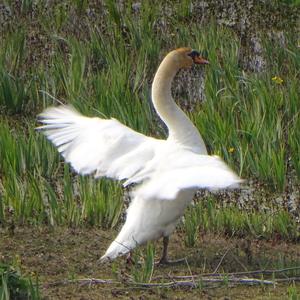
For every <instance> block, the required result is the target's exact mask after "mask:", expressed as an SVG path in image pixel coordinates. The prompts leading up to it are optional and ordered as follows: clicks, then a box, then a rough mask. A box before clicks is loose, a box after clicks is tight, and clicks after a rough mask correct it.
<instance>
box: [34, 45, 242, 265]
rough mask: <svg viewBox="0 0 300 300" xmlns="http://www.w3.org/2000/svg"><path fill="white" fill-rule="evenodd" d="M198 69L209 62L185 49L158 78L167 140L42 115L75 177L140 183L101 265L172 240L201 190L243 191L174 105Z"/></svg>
mask: <svg viewBox="0 0 300 300" xmlns="http://www.w3.org/2000/svg"><path fill="white" fill-rule="evenodd" d="M193 63H198V64H201V63H207V62H206V61H205V60H203V59H202V58H201V57H200V56H199V54H198V53H197V52H196V51H194V50H193V51H192V50H191V49H190V48H180V49H177V50H174V51H172V52H170V53H169V54H168V55H167V56H166V58H165V59H164V60H163V62H162V63H161V65H160V67H159V69H158V71H157V73H156V75H155V78H154V81H153V86H152V99H153V104H154V107H155V108H156V111H157V112H158V114H159V116H160V117H161V119H162V120H163V121H164V122H165V123H166V125H167V127H168V129H169V137H168V139H167V140H159V139H154V138H151V137H147V136H145V135H142V134H140V133H138V132H136V131H134V130H132V129H130V128H128V127H127V126H125V125H123V124H121V123H120V122H119V121H117V120H115V119H108V120H106V119H101V118H88V117H84V116H82V115H81V114H80V113H78V112H77V111H76V110H75V109H74V108H72V107H70V106H60V107H52V108H48V109H46V110H45V111H44V112H43V113H42V114H40V115H39V120H40V122H41V123H43V124H44V125H43V126H40V127H39V129H40V130H42V131H43V132H44V134H45V135H46V136H47V138H48V139H49V140H51V141H52V142H53V144H54V145H55V146H56V147H57V148H58V151H59V152H60V153H61V154H62V155H63V157H64V158H65V160H66V162H68V163H70V164H71V165H72V167H73V168H74V170H75V171H76V172H78V173H80V174H93V175H94V176H95V177H101V176H106V177H110V178H114V179H118V180H126V181H124V185H128V184H131V183H139V184H138V185H137V187H136V188H135V189H134V190H133V192H132V201H131V204H130V206H129V208H128V211H127V218H126V222H125V224H124V226H123V228H122V230H121V231H120V233H119V235H118V236H117V238H116V239H115V241H114V242H113V243H112V244H111V245H110V247H109V248H108V249H107V251H106V253H105V255H104V256H103V257H102V260H107V259H114V258H116V257H117V256H119V255H122V254H125V253H128V252H129V251H130V250H132V249H133V248H135V247H136V246H137V245H141V244H143V243H145V242H147V241H149V240H155V239H158V238H160V237H164V238H167V237H168V236H169V235H170V234H171V233H172V231H173V230H174V229H175V226H176V224H177V222H178V220H179V218H180V217H181V216H182V215H183V213H184V210H185V208H186V206H187V205H188V204H189V203H190V202H191V200H192V198H193V195H194V193H195V191H196V190H197V189H199V188H208V189H212V190H215V189H220V188H221V189H223V188H228V187H236V186H237V185H238V183H239V182H240V181H241V180H240V178H239V177H238V176H237V175H235V174H234V172H232V171H231V170H230V169H229V168H228V167H227V165H226V164H225V163H224V162H223V161H222V160H221V158H219V157H217V156H209V155H207V152H206V148H205V144H204V142H203V140H202V138H201V136H200V134H199V132H198V130H197V129H196V128H195V127H194V125H193V124H192V123H191V121H190V120H189V119H188V118H187V116H186V115H185V114H184V113H183V111H182V110H181V109H180V108H179V107H178V106H177V105H176V104H175V102H174V101H173V99H172V96H171V82H172V80H173V77H174V76H175V74H176V72H177V71H178V70H179V69H180V68H183V67H189V66H190V65H192V64H193ZM164 245H165V246H166V247H167V243H164ZM166 261H167V257H166V249H165V251H164V255H163V257H162V262H166Z"/></svg>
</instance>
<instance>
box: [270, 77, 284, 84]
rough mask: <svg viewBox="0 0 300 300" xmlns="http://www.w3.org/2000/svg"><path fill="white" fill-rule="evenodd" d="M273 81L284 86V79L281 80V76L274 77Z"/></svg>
mask: <svg viewBox="0 0 300 300" xmlns="http://www.w3.org/2000/svg"><path fill="white" fill-rule="evenodd" d="M272 81H274V82H275V83H277V84H282V83H283V79H282V78H280V77H279V76H274V77H272Z"/></svg>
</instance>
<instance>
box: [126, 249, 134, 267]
mask: <svg viewBox="0 0 300 300" xmlns="http://www.w3.org/2000/svg"><path fill="white" fill-rule="evenodd" d="M126 264H127V265H133V264H134V262H133V259H132V252H131V251H129V253H128V254H127V256H126Z"/></svg>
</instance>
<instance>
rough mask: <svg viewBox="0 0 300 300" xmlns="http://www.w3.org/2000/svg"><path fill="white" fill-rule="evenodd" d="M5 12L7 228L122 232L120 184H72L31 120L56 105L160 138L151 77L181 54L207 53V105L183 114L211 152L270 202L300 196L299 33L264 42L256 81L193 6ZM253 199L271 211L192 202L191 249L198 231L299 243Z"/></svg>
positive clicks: (235, 42) (32, 7) (1, 84)
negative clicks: (294, 192) (167, 58)
mask: <svg viewBox="0 0 300 300" xmlns="http://www.w3.org/2000/svg"><path fill="white" fill-rule="evenodd" d="M179 2H180V1H179ZM289 2H291V1H289ZM5 3H6V4H5V5H7V6H8V7H9V8H10V10H11V11H12V21H11V22H10V23H8V24H7V25H6V27H4V28H5V30H3V31H2V32H1V35H2V43H1V46H0V70H1V71H0V111H1V116H0V125H1V126H0V136H1V139H0V191H1V193H0V197H1V198H0V224H2V225H7V226H12V225H14V224H17V225H24V224H31V225H41V224H47V225H49V226H57V225H68V226H72V227H76V226H85V225H90V226H100V227H102V228H111V227H115V226H117V224H118V221H119V219H120V215H121V214H122V208H123V204H122V190H121V188H120V186H119V185H118V184H117V183H114V182H111V181H108V180H101V181H99V180H97V181H95V180H93V178H89V177H85V178H84V177H80V176H77V175H75V174H74V173H73V172H72V170H71V169H70V168H69V167H68V166H65V165H64V164H63V162H62V160H61V158H60V157H59V155H58V154H57V151H56V150H55V149H54V148H53V147H52V146H51V145H50V144H49V143H48V142H47V141H46V139H45V138H44V137H42V136H41V134H39V133H38V132H36V131H35V130H34V128H35V127H36V126H37V124H36V121H35V120H36V115H37V114H38V113H40V112H41V111H42V110H43V109H44V108H45V107H48V106H51V105H57V104H58V103H57V101H56V100H54V99H55V98H56V99H59V101H61V102H63V103H71V104H73V105H74V106H75V107H76V108H77V109H79V110H80V111H81V112H83V113H85V114H87V115H89V116H100V117H103V116H105V117H115V118H117V119H119V120H120V121H121V122H123V123H124V124H126V125H128V126H130V127H132V128H133V129H135V130H138V131H140V132H142V133H144V134H148V135H151V136H154V137H164V136H165V133H164V129H163V128H161V127H160V126H159V124H158V123H157V122H156V117H155V114H154V111H153V108H152V106H151V101H150V99H151V96H150V87H151V80H152V78H153V75H154V72H155V70H156V68H157V66H158V64H159V62H160V61H161V59H162V57H163V56H164V55H165V54H166V53H167V52H168V51H169V50H170V49H173V48H176V47H179V46H183V45H190V46H191V47H193V48H196V49H200V50H206V52H207V53H208V59H209V61H210V66H209V67H207V68H206V69H205V74H206V76H205V96H206V101H204V102H202V103H198V104H197V105H196V107H195V109H194V110H192V111H191V112H188V114H189V116H190V118H191V119H192V120H193V122H194V123H195V124H196V126H197V127H198V128H199V130H200V132H201V134H202V135H203V138H204V140H205V142H206V144H207V146H208V149H209V151H210V153H214V154H219V155H221V156H222V157H223V158H224V159H225V160H226V162H227V163H228V164H229V165H230V166H231V167H232V168H233V169H234V170H235V171H237V172H238V173H239V174H240V176H242V177H243V178H245V179H247V180H249V181H252V182H255V183H258V185H257V188H259V189H260V187H263V188H264V189H265V191H266V194H265V195H266V197H268V195H270V194H271V195H272V196H271V197H270V199H271V198H272V199H273V198H275V197H276V196H277V195H280V196H282V197H287V195H286V191H289V190H290V189H292V188H294V187H299V181H300V160H299V152H300V144H299V141H300V135H299V134H300V121H299V120H300V118H299V111H300V102H299V94H300V87H299V67H300V49H299V45H298V43H299V41H298V40H297V37H296V35H295V34H293V31H292V30H291V31H290V32H289V31H288V30H286V34H285V43H284V45H280V43H276V42H274V41H273V40H272V38H270V37H269V36H268V35H267V34H264V33H262V35H261V36H262V45H263V49H264V53H265V57H266V60H267V61H266V63H267V68H266V70H265V71H264V72H262V73H259V74H257V73H252V72H247V71H244V70H242V68H241V67H240V64H239V52H240V49H241V46H242V45H241V40H240V38H239V36H238V35H237V34H236V33H235V32H234V31H233V30H232V29H230V28H228V27H225V26H221V25H217V24H216V22H215V21H214V20H211V21H210V22H208V23H207V24H206V25H205V24H203V25H202V26H201V30H199V24H198V23H197V22H195V21H189V20H194V19H193V18H195V16H193V15H192V13H191V11H190V9H189V7H190V4H189V1H181V2H180V3H177V4H176V5H174V6H173V10H174V14H173V15H174V17H172V18H171V17H170V16H167V15H166V16H164V17H163V18H162V12H163V11H165V7H164V6H163V5H164V4H162V3H161V2H160V1H157V3H156V5H154V6H153V5H150V3H148V2H147V1H145V2H143V3H142V4H141V7H140V10H139V13H135V12H134V11H133V9H132V7H131V6H130V5H129V6H126V5H125V7H124V10H123V11H122V13H121V12H120V9H119V8H118V7H117V5H116V2H115V1H112V0H106V1H104V5H105V7H106V12H107V14H101V13H99V11H98V10H97V7H96V8H95V7H93V6H92V5H91V6H89V3H88V1H79V0H78V1H66V2H64V3H57V4H54V3H53V4H51V5H49V7H48V9H47V10H45V9H44V8H43V7H42V5H39V4H37V3H34V2H33V1H29V0H27V1H21V6H20V7H17V6H15V5H14V4H13V3H12V1H6V2H5ZM295 3H296V2H295ZM295 3H294V4H295ZM278 5H279V4H278ZM88 7H89V9H90V10H89V13H90V14H88V10H87V8H88ZM30 13H34V15H35V18H32V17H31V14H30ZM97 14H100V15H97ZM77 25H78V26H77ZM275 76H277V78H280V79H282V81H281V80H274V79H272V78H274V77H275ZM189 100H190V99H189ZM291 185H292V186H291ZM274 195H275V196H274ZM256 201H257V202H258V203H261V202H267V204H268V206H269V208H270V211H267V212H264V211H261V210H259V209H255V208H253V209H252V210H247V211H245V210H242V209H239V208H238V207H237V206H235V205H234V204H232V205H231V206H220V205H219V204H218V203H219V201H217V200H215V199H213V198H212V197H208V198H205V199H204V200H203V202H199V203H197V204H196V206H195V207H193V209H191V210H188V212H187V214H186V217H185V221H184V224H183V228H184V230H185V232H186V238H185V243H186V245H187V246H188V247H193V246H194V245H195V243H196V241H197V237H198V235H199V231H204V232H214V233H222V234H225V235H227V236H244V237H245V236H250V237H257V238H265V239H270V238H276V237H278V235H279V236H280V238H282V239H286V240H289V241H297V240H299V230H298V227H297V226H299V225H298V224H297V223H296V221H295V218H293V217H292V215H291V214H289V213H288V211H287V209H286V207H284V206H283V207H279V208H278V207H276V209H275V208H273V203H270V202H271V200H270V201H269V200H268V199H267V200H265V199H258V200H256ZM268 201H269V203H268ZM258 206H259V204H258ZM277 209H278V211H277ZM147 249H148V248H147ZM148 250H149V251H150V250H151V249H150V248H149V249H148ZM148 250H147V251H148ZM151 251H152V250H151ZM151 251H150V252H151ZM150 252H149V253H150ZM151 253H152V252H151ZM149 255H150V254H149ZM137 274H138V273H137ZM143 274H146V275H145V276H146V277H142V278H141V277H139V276H140V275H134V276H135V280H137V281H141V280H149V278H151V261H148V260H147V262H146V263H145V270H144V271H143ZM291 293H292V289H291Z"/></svg>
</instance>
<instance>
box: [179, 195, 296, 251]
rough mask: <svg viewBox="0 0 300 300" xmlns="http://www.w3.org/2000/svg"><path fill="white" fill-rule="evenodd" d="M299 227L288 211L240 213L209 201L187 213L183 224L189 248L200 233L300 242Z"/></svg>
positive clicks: (203, 201)
mask: <svg viewBox="0 0 300 300" xmlns="http://www.w3.org/2000/svg"><path fill="white" fill-rule="evenodd" d="M298 226H299V225H298V224H297V222H296V220H295V219H294V218H293V217H292V216H291V215H290V214H289V213H288V212H287V211H285V210H282V209H280V210H276V209H270V210H268V211H261V210H257V209H252V210H240V209H239V208H237V207H236V206H234V205H224V204H223V205H222V204H220V203H219V202H218V201H217V200H216V199H215V198H213V197H206V198H203V199H201V200H199V202H197V203H196V204H195V205H194V206H193V207H191V208H190V209H188V210H187V213H186V215H185V219H184V221H183V229H184V232H185V244H186V246H188V247H193V246H194V245H195V243H196V240H197V236H198V235H199V234H200V232H206V233H215V234H224V235H226V236H228V237H240V238H246V237H251V238H255V239H267V240H269V239H278V238H280V239H285V240H287V241H294V242H296V241H299V239H300V234H299V227H298Z"/></svg>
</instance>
